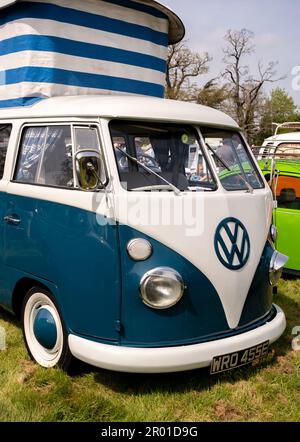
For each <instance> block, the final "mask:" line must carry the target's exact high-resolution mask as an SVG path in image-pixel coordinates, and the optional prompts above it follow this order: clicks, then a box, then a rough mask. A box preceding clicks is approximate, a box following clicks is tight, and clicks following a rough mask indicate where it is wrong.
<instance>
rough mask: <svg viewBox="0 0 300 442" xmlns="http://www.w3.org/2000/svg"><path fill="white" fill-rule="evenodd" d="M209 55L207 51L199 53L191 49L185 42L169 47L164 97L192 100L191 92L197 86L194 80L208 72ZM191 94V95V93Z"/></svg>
mask: <svg viewBox="0 0 300 442" xmlns="http://www.w3.org/2000/svg"><path fill="white" fill-rule="evenodd" d="M210 61H211V57H210V56H209V55H208V53H204V54H203V55H200V54H199V53H197V52H193V51H191V50H190V49H189V48H188V47H187V46H186V42H182V43H177V44H175V45H172V46H170V47H169V53H168V63H167V76H166V98H170V99H173V100H185V101H193V99H194V96H193V93H194V92H195V89H196V88H197V84H196V81H197V79H198V77H199V76H200V75H202V74H206V73H207V72H208V64H209V62H210ZM191 94H192V95H191Z"/></svg>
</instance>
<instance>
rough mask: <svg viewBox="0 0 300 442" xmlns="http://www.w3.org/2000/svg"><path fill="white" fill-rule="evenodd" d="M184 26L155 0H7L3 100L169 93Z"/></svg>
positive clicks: (0, 77) (0, 36)
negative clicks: (174, 49) (171, 62)
mask: <svg viewBox="0 0 300 442" xmlns="http://www.w3.org/2000/svg"><path fill="white" fill-rule="evenodd" d="M183 36H184V26H183V24H182V22H181V20H180V18H179V17H178V16H177V15H176V14H175V13H173V12H172V11H170V9H168V8H167V7H165V6H163V5H162V4H160V3H158V2H156V1H153V0H135V1H133V0H85V1H81V0H31V1H30V0H0V107H12V106H22V105H29V104H31V103H33V102H35V101H37V100H40V99H42V98H46V97H53V96H58V95H80V94H100V93H102V94H103V93H105V94H107V93H109V94H116V93H117V94H124V93H125V94H138V95H149V96H157V97H162V96H163V94H164V83H165V72H166V61H167V47H168V44H173V43H176V42H178V41H180V40H181V39H182V38H183Z"/></svg>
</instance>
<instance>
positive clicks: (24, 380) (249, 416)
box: [0, 280, 300, 422]
mask: <svg viewBox="0 0 300 442" xmlns="http://www.w3.org/2000/svg"><path fill="white" fill-rule="evenodd" d="M275 302H277V303H278V304H279V305H281V306H282V307H283V309H284V311H285V312H286V315H287V320H288V326H287V329H286V332H285V334H284V336H283V337H282V338H281V339H280V340H279V341H278V342H277V343H276V344H275V345H273V346H272V351H271V353H270V355H269V356H268V358H267V360H266V361H264V362H263V364H262V365H261V366H259V367H248V368H244V369H241V370H237V371H233V372H230V373H227V374H223V375H220V376H216V377H210V376H209V374H208V370H206V369H204V370H196V371H192V372H186V373H177V374H171V375H170V374H168V375H132V374H118V373H113V372H109V371H105V370H98V369H94V368H92V367H85V368H84V370H83V372H82V373H81V374H79V375H76V376H73V377H69V376H67V375H66V374H64V373H62V372H61V371H60V370H57V369H50V370H45V369H43V368H40V367H38V366H37V365H35V364H34V363H33V362H31V361H30V359H29V357H28V355H27V353H26V350H25V347H24V344H23V339H22V333H21V330H20V326H19V324H18V323H17V322H16V321H15V320H14V318H12V317H10V316H9V315H7V314H6V313H4V312H3V311H1V310H0V326H3V327H5V329H6V331H7V344H8V346H7V347H8V348H7V350H6V351H3V352H0V387H1V388H0V421H98V422H102V421H177V422H180V421H298V422H299V421H300V407H299V404H300V351H299V352H295V351H292V348H291V342H292V338H293V337H292V334H291V333H292V329H293V328H294V327H295V326H300V280H298V281H297V280H288V281H282V282H281V283H280V287H279V293H278V295H277V296H276V297H275Z"/></svg>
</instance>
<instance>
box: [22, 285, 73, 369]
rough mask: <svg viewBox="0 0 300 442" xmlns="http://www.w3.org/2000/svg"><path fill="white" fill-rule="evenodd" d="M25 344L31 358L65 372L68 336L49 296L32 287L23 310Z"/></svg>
mask: <svg viewBox="0 0 300 442" xmlns="http://www.w3.org/2000/svg"><path fill="white" fill-rule="evenodd" d="M22 326H23V335H24V340H25V344H26V347H27V350H28V353H29V355H30V356H31V358H32V359H33V360H34V361H36V362H37V363H38V364H39V365H41V366H42V367H45V368H49V367H55V366H58V367H60V368H62V369H63V370H65V371H67V370H68V369H69V367H70V364H71V362H72V360H73V356H72V354H71V352H70V349H69V346H68V335H67V333H66V330H65V328H64V325H63V322H62V319H61V315H60V313H59V310H58V307H57V306H56V303H55V300H54V299H53V297H52V295H51V294H50V293H49V292H47V291H46V290H44V289H41V288H39V287H33V288H32V289H31V290H29V292H28V293H27V294H26V296H25V299H24V301H23V308H22Z"/></svg>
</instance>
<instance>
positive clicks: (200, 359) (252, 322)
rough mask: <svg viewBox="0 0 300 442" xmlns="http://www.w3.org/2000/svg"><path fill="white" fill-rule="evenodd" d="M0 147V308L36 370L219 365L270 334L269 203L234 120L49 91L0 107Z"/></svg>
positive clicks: (261, 350)
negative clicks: (14, 322) (192, 158)
mask: <svg viewBox="0 0 300 442" xmlns="http://www.w3.org/2000/svg"><path fill="white" fill-rule="evenodd" d="M0 138H1V145H2V147H1V152H2V161H1V164H2V169H1V178H2V179H1V181H0V198H1V199H0V215H1V224H0V228H1V235H0V238H1V242H0V247H1V255H0V256H1V263H0V271H1V287H0V301H1V304H2V305H4V306H5V307H7V308H8V309H10V310H11V311H13V312H14V313H15V314H16V315H17V316H18V317H19V318H20V319H21V321H22V324H23V329H24V338H25V342H26V345H27V348H28V350H29V353H30V355H31V356H32V357H33V359H34V360H36V361H37V362H38V363H39V364H41V365H42V366H44V367H51V366H54V365H59V366H61V367H63V368H67V366H68V365H69V363H70V361H71V359H72V356H74V357H76V358H79V359H81V360H83V361H86V362H88V363H90V364H93V365H96V366H99V367H104V368H109V369H112V370H120V371H129V372H130V371H133V372H168V371H170V372H171V371H179V370H189V369H193V368H197V367H203V366H209V365H211V364H212V370H213V372H217V371H223V370H226V369H229V368H233V367H236V366H238V365H242V364H244V363H247V362H251V361H253V360H254V359H257V358H260V357H262V356H263V354H265V353H266V351H267V347H268V345H269V344H271V343H272V342H274V341H275V340H276V339H278V338H279V337H280V335H281V334H282V332H283V331H284V329H285V317H284V313H283V312H282V310H281V309H280V308H279V307H278V306H276V305H274V304H273V301H272V292H273V287H274V285H276V283H277V281H278V278H279V276H280V272H281V269H282V267H283V266H284V264H285V262H286V258H285V257H284V256H283V255H281V254H279V253H278V252H277V251H276V250H275V249H274V244H273V240H272V236H271V234H270V228H271V217H272V207H273V206H272V194H271V191H270V189H269V187H268V185H267V183H266V182H265V180H264V178H263V175H262V174H261V172H260V171H259V168H258V166H257V165H256V163H255V160H254V157H253V156H252V153H251V151H250V149H249V148H248V146H247V144H246V142H245V140H244V138H243V135H242V134H241V133H240V131H239V128H238V126H237V125H236V124H235V122H234V121H233V120H231V118H229V117H227V116H226V115H224V114H222V113H220V112H219V111H216V110H213V109H209V108H206V107H202V106H198V105H193V104H188V103H178V102H174V101H168V100H163V99H156V98H145V97H104V96H103V97H98V96H94V97H93V96H89V97H61V98H49V99H47V100H43V101H41V102H39V103H37V104H35V105H33V106H31V107H27V108H21V109H6V110H5V111H3V110H1V111H0ZM190 146H196V148H197V151H198V152H199V155H198V158H199V164H198V165H199V166H201V167H199V168H197V167H196V168H195V170H194V169H193V170H194V172H193V175H191V174H186V170H187V168H186V166H187V164H188V162H189V155H190V152H192V154H191V155H194V153H193V149H190ZM5 152H7V153H6V158H5V162H4V160H3V159H4V156H5V155H4V153H5ZM149 158H150V160H149ZM241 158H242V159H243V161H241ZM229 160H230V161H231V162H229ZM227 162H228V164H227ZM245 164H246V165H247V167H246V166H245ZM225 165H226V167H225ZM227 168H228V169H229V170H227ZM224 171H225V172H224ZM249 349H251V350H249Z"/></svg>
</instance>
